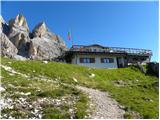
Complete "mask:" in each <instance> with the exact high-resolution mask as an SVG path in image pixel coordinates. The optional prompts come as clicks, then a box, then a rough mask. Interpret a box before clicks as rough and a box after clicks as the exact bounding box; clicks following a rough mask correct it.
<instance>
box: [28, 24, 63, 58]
mask: <svg viewBox="0 0 160 120" xmlns="http://www.w3.org/2000/svg"><path fill="white" fill-rule="evenodd" d="M29 48H30V49H29V56H30V58H31V59H38V60H54V59H55V58H56V57H59V56H61V55H62V54H63V53H64V51H65V50H66V46H65V43H64V41H63V40H62V38H60V37H59V36H58V35H56V34H54V33H51V32H50V31H49V30H48V28H47V27H46V25H45V23H44V22H42V23H40V24H38V25H37V26H36V27H35V28H34V29H33V39H31V42H30V47H29Z"/></svg>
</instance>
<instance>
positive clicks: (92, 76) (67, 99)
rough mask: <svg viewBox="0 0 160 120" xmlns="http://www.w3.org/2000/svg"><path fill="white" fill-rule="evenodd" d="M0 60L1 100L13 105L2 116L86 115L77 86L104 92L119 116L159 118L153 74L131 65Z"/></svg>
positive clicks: (83, 98)
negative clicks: (102, 66) (120, 112)
mask: <svg viewBox="0 0 160 120" xmlns="http://www.w3.org/2000/svg"><path fill="white" fill-rule="evenodd" d="M1 63H2V65H1V68H2V69H1V72H2V74H1V81H2V88H1V89H4V90H3V92H2V98H3V99H2V101H3V100H4V101H7V102H8V105H9V106H11V105H10V104H13V106H12V107H4V109H3V110H2V118H9V116H10V117H11V116H12V117H14V118H85V117H86V118H88V117H89V116H88V115H89V114H91V113H90V112H91V111H90V110H89V104H88V103H89V98H88V96H87V95H86V94H85V93H83V92H82V91H80V90H78V89H77V88H76V87H75V86H77V85H78V86H84V87H88V88H93V89H98V90H100V91H103V92H109V94H110V96H111V97H112V98H113V99H115V100H116V101H117V102H118V103H119V104H120V105H122V106H124V107H122V108H123V109H124V110H125V114H124V118H158V112H159V110H158V101H159V100H158V89H157V88H156V87H155V85H154V84H155V82H157V81H158V78H157V77H155V76H148V75H144V74H142V73H141V72H140V71H139V70H138V69H137V68H135V67H129V68H121V69H93V68H87V67H82V66H77V65H70V64H64V63H56V62H48V63H44V62H42V61H16V60H13V59H8V58H1ZM5 67H6V68H5ZM7 67H11V68H12V69H13V70H15V71H16V72H15V71H13V70H12V69H11V68H7ZM5 69H6V70H5ZM7 69H8V71H7ZM9 70H10V72H9ZM1 91H2V90H1ZM22 103H23V104H22ZM6 106H7V105H6ZM53 113H54V114H53ZM39 115H40V116H39Z"/></svg>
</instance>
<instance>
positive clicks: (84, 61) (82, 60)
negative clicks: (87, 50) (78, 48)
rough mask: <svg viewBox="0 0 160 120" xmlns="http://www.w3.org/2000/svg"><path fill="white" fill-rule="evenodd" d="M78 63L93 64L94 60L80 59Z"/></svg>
mask: <svg viewBox="0 0 160 120" xmlns="http://www.w3.org/2000/svg"><path fill="white" fill-rule="evenodd" d="M80 63H95V58H80Z"/></svg>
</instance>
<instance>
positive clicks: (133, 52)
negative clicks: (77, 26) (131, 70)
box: [70, 45, 152, 55]
mask: <svg viewBox="0 0 160 120" xmlns="http://www.w3.org/2000/svg"><path fill="white" fill-rule="evenodd" d="M91 47H92V46H84V45H73V46H72V47H71V49H70V51H77V52H94V53H95V52H98V53H101V52H102V53H124V54H125V53H126V54H128V55H152V51H151V50H146V49H136V48H121V47H100V48H98V49H91Z"/></svg>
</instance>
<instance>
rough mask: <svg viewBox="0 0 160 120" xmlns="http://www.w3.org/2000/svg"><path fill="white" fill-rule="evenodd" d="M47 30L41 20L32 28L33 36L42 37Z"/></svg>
mask: <svg viewBox="0 0 160 120" xmlns="http://www.w3.org/2000/svg"><path fill="white" fill-rule="evenodd" d="M47 31H48V30H47V28H46V24H45V23H44V22H41V23H39V24H38V25H36V26H35V28H34V29H33V32H32V33H33V37H42V36H44V35H45V34H46V32H47Z"/></svg>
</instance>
